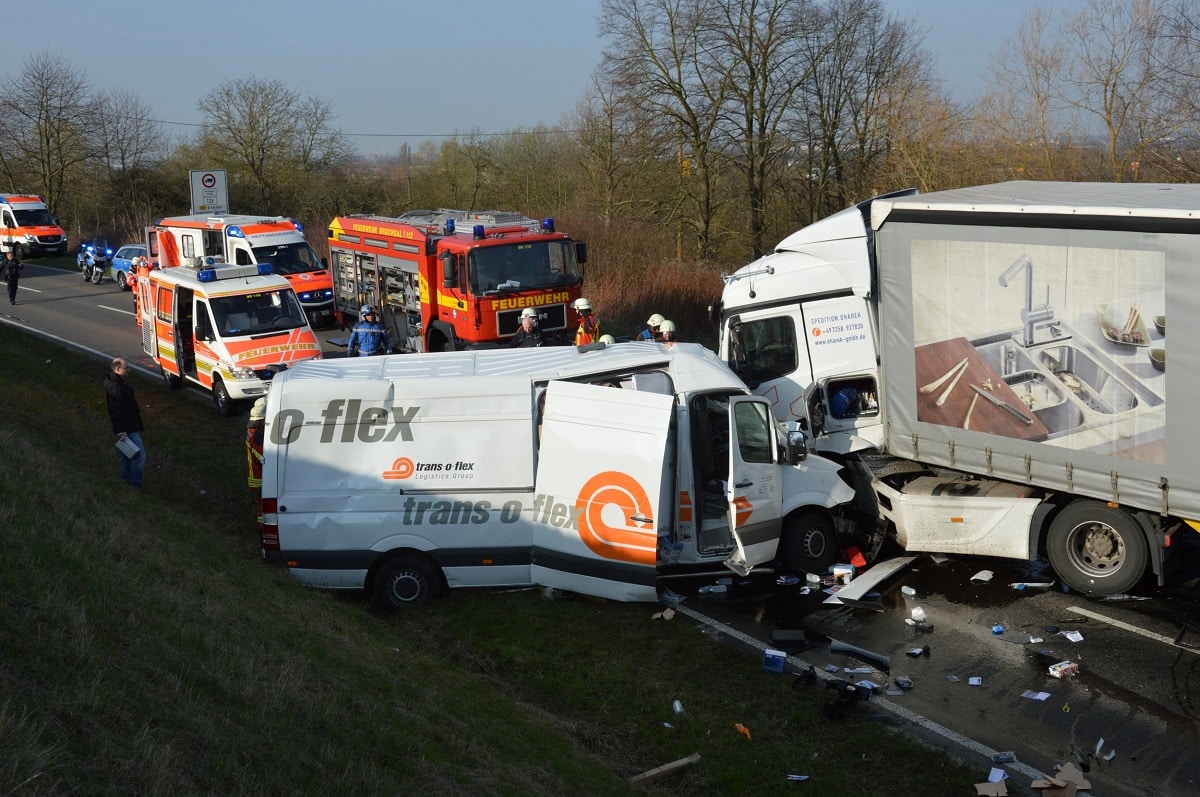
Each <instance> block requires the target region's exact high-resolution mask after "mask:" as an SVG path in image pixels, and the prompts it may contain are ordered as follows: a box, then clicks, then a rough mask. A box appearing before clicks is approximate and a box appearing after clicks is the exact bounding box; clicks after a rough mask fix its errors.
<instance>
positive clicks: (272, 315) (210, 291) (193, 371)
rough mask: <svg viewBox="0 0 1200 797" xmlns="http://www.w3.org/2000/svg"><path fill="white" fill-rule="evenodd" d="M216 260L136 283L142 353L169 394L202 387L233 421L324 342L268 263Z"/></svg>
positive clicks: (157, 271) (289, 287) (166, 271)
mask: <svg viewBox="0 0 1200 797" xmlns="http://www.w3.org/2000/svg"><path fill="white" fill-rule="evenodd" d="M210 261H212V262H210V263H208V264H205V265H201V266H177V267H175V268H166V269H155V270H153V271H150V272H149V273H148V274H144V275H143V276H140V277H139V278H138V285H137V291H138V294H137V297H138V300H137V308H138V314H139V322H140V332H141V334H142V348H143V349H144V350H145V352H146V353H147V354H149V355H150V356H151V357H152V358H153V359H154V361H155V362H156V363H158V366H159V368H160V369H161V371H162V376H163V380H164V381H165V382H166V384H167V387H168V388H171V389H176V388H179V387H182V386H183V384H184V383H185V382H190V383H192V384H196V385H199V386H201V387H203V388H205V389H206V390H210V391H211V392H212V397H213V402H214V403H215V404H216V405H217V409H218V410H219V411H220V412H221V414H222V415H225V416H232V415H235V414H237V412H238V410H239V405H240V404H241V403H242V402H245V401H252V400H254V399H258V398H262V397H263V396H264V395H266V393H267V387H268V385H269V384H270V380H271V379H272V378H273V377H274V376H275V375H276V374H278V373H279V372H281V371H284V370H286V369H287V368H288V367H289V366H292V365H294V364H295V363H297V362H299V361H301V360H307V359H310V358H315V357H320V356H321V344H320V342H318V340H317V336H316V335H315V334H314V333H313V331H312V327H310V326H309V324H308V320H307V319H306V318H305V316H304V311H303V310H302V309H301V306H300V302H299V300H297V298H296V292H295V291H294V290H293V289H292V285H291V283H289V282H288V281H287V280H286V279H284V278H283V277H281V276H279V275H277V274H273V273H271V266H270V265H269V264H266V263H260V264H258V265H244V266H238V265H234V264H232V263H217V262H215V260H212V259H211V258H210Z"/></svg>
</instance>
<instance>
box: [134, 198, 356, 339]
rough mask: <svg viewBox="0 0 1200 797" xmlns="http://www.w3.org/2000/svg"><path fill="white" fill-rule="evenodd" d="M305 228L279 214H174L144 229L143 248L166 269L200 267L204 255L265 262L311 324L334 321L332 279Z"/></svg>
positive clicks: (243, 263) (235, 261)
mask: <svg viewBox="0 0 1200 797" xmlns="http://www.w3.org/2000/svg"><path fill="white" fill-rule="evenodd" d="M303 232H304V228H303V227H301V226H300V223H299V222H297V221H294V220H292V219H289V218H285V217H283V216H267V217H264V216H247V215H233V214H229V213H216V214H212V215H206V214H198V215H194V216H172V217H169V218H163V219H159V220H158V221H156V222H155V223H154V224H153V225H152V226H150V227H148V228H146V250H147V251H148V252H149V253H150V259H151V260H156V261H157V262H158V264H159V267H160V268H164V269H166V268H171V267H173V266H199V265H201V261H202V259H204V258H215V259H216V261H218V262H220V261H224V262H226V263H233V264H235V265H239V266H251V265H261V264H268V265H270V267H271V270H272V271H273V272H274V273H275V274H278V275H280V276H282V277H285V278H286V279H287V281H288V282H289V283H291V285H292V287H293V288H294V289H295V290H296V295H297V296H298V297H299V299H300V304H301V306H302V307H303V308H304V313H305V315H306V316H307V317H308V320H309V323H311V324H313V325H317V326H319V325H320V324H322V323H329V322H332V321H333V282H332V280H331V277H330V275H329V270H328V269H327V268H326V267H325V264H324V263H322V262H321V259H320V258H319V257H318V256H317V253H316V252H314V251H313V248H312V247H311V246H309V245H308V242H307V241H306V240H304V235H303Z"/></svg>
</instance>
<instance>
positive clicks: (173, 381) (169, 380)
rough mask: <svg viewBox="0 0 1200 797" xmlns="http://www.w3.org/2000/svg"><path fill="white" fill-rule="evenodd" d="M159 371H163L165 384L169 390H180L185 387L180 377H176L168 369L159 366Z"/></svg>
mask: <svg viewBox="0 0 1200 797" xmlns="http://www.w3.org/2000/svg"><path fill="white" fill-rule="evenodd" d="M158 370H160V371H162V378H163V382H164V383H165V384H166V386H167V390H178V389H179V388H181V387H183V380H182V379H180V378H179V377H178V376H175V374H173V373H171V372H170V371H168V370H167V369H166V368H163V367H162V366H161V365H160V366H158Z"/></svg>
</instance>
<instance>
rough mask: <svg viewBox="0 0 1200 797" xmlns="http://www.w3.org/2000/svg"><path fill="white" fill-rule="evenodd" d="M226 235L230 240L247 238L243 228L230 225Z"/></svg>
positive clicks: (226, 229)
mask: <svg viewBox="0 0 1200 797" xmlns="http://www.w3.org/2000/svg"><path fill="white" fill-rule="evenodd" d="M225 234H226V235H228V236H229V237H230V238H245V237H246V233H244V232H242V228H241V227H239V226H237V225H236V224H230V225H229V226H228V227H226V228H225Z"/></svg>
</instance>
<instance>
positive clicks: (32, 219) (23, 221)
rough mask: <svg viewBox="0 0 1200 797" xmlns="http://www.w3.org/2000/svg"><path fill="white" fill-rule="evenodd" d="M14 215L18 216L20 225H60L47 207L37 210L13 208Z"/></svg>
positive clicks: (18, 224)
mask: <svg viewBox="0 0 1200 797" xmlns="http://www.w3.org/2000/svg"><path fill="white" fill-rule="evenodd" d="M13 215H14V216H16V217H17V226H18V227H56V226H58V222H56V221H55V220H54V217H53V216H51V215H50V211H48V210H46V209H45V208H37V209H35V210H17V209H16V208H13Z"/></svg>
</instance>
